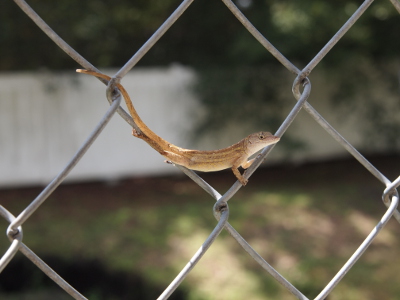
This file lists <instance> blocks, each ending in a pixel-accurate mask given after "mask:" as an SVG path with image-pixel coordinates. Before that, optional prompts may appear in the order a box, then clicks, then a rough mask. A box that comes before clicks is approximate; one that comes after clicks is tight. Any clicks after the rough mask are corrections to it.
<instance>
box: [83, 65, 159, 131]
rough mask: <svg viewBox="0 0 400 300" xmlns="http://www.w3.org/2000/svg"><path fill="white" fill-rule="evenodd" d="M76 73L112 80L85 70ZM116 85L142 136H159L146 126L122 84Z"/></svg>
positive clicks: (104, 75) (101, 74) (106, 76)
mask: <svg viewBox="0 0 400 300" xmlns="http://www.w3.org/2000/svg"><path fill="white" fill-rule="evenodd" d="M76 72H77V73H83V74H88V75H92V76H95V77H99V78H103V79H105V80H107V81H110V80H111V77H110V76H108V75H106V74H103V73H99V72H95V71H90V70H85V69H77V70H76ZM116 85H117V87H118V89H119V90H120V92H121V94H122V96H123V97H124V100H125V103H126V106H127V107H128V110H129V113H130V114H131V116H132V119H133V121H134V122H135V123H136V125H137V126H138V127H139V129H140V131H141V132H142V134H144V135H146V136H148V137H150V138H153V137H154V136H157V135H156V134H155V133H154V132H153V131H151V129H150V128H148V127H147V126H146V124H144V122H143V121H142V119H141V118H140V117H139V115H138V113H137V112H136V109H135V107H134V106H133V104H132V100H131V98H130V97H129V94H128V92H127V91H126V90H125V88H124V87H123V86H122V85H121V84H120V83H117V84H116Z"/></svg>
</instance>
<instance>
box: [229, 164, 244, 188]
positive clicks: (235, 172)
mask: <svg viewBox="0 0 400 300" xmlns="http://www.w3.org/2000/svg"><path fill="white" fill-rule="evenodd" d="M239 166H240V165H239ZM239 166H238V165H234V166H232V172H233V174H234V175H235V176H236V178H237V179H238V180H239V181H240V183H241V184H242V185H243V186H245V185H246V184H247V182H248V180H247V179H246V178H244V177H243V175H242V174H240V172H239V169H238V167H239Z"/></svg>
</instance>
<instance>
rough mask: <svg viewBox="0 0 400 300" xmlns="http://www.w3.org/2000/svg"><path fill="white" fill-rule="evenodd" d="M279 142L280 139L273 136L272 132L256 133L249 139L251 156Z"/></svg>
mask: <svg viewBox="0 0 400 300" xmlns="http://www.w3.org/2000/svg"><path fill="white" fill-rule="evenodd" d="M279 140H280V137H278V136H275V135H273V134H272V133H271V132H266V131H261V132H256V133H252V134H250V135H249V136H248V137H247V147H248V149H249V150H250V152H251V154H254V153H256V152H257V151H259V150H261V149H263V148H264V147H266V146H268V145H272V144H275V143H277V142H279Z"/></svg>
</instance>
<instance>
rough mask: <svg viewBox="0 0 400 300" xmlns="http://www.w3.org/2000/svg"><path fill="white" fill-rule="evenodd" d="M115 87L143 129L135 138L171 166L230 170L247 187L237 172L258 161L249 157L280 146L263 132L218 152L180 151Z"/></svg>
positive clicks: (87, 72) (137, 123)
mask: <svg viewBox="0 0 400 300" xmlns="http://www.w3.org/2000/svg"><path fill="white" fill-rule="evenodd" d="M76 71H77V72H78V73H85V74H89V75H92V76H96V77H99V78H103V79H106V80H108V81H110V80H111V77H110V76H107V75H105V74H102V73H98V72H94V71H89V70H83V69H78V70H76ZM116 86H117V87H118V89H119V90H120V92H121V93H122V96H123V97H124V99H125V103H126V105H127V107H128V110H129V112H130V114H131V116H132V118H133V120H134V122H135V124H136V125H137V127H138V128H139V129H140V132H139V131H137V130H136V129H133V130H132V135H133V136H135V137H137V138H140V139H142V140H144V141H145V142H147V143H148V144H149V145H150V146H151V147H152V148H153V149H155V150H156V151H157V152H158V153H160V154H161V155H162V156H164V157H165V158H166V159H167V160H168V161H167V162H169V163H174V164H177V165H181V166H184V167H186V168H188V169H191V170H195V171H203V172H213V171H220V170H224V169H228V168H231V169H232V172H233V174H234V175H235V176H236V178H237V179H238V180H239V181H240V183H241V184H242V185H246V184H247V181H248V180H247V179H245V178H244V177H243V176H242V174H240V172H239V170H238V168H239V167H240V166H241V167H242V168H244V169H247V168H248V167H250V166H251V164H252V163H253V162H254V160H255V158H253V159H251V160H249V161H248V160H247V159H248V158H249V157H250V156H252V155H253V154H255V153H256V152H258V151H259V150H261V149H263V148H264V147H266V146H268V145H271V144H275V143H277V142H278V141H279V139H280V138H279V137H277V136H274V135H272V134H271V133H270V132H263V131H262V132H257V133H253V134H250V135H249V136H247V137H245V138H244V139H242V140H241V141H239V142H237V143H236V144H233V145H232V146H229V147H227V148H223V149H219V150H209V151H201V150H190V149H184V148H180V147H178V146H175V145H173V144H171V143H169V142H167V141H166V140H164V139H163V138H161V137H159V136H158V135H157V134H155V133H154V132H153V131H151V130H150V129H149V128H148V127H147V126H146V124H145V123H144V122H143V121H142V119H141V118H140V117H139V115H138V113H137V112H136V110H135V108H134V107H133V104H132V101H131V99H130V97H129V95H128V92H127V91H126V90H125V88H124V87H123V86H122V85H121V84H120V83H117V84H116Z"/></svg>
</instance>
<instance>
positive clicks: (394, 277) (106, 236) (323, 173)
mask: <svg viewBox="0 0 400 300" xmlns="http://www.w3.org/2000/svg"><path fill="white" fill-rule="evenodd" d="M398 161H399V159H398V158H397V162H398ZM376 163H377V165H378V166H379V167H381V169H382V171H383V172H386V173H385V174H388V176H394V175H395V174H396V172H397V173H398V171H399V170H398V169H397V170H396V167H397V166H398V164H396V163H393V159H392V160H391V161H390V163H384V161H382V159H381V160H379V161H377V162H376ZM380 164H381V165H380ZM202 175H204V176H205V178H206V179H207V180H209V181H210V183H211V184H213V185H215V186H216V187H217V189H218V190H219V191H225V190H226V189H227V188H229V185H230V184H231V183H233V182H234V178H233V176H232V175H231V174H230V173H229V172H220V173H213V174H202ZM389 178H390V179H393V178H394V177H389ZM383 189H384V187H383V185H382V184H380V183H379V182H377V181H376V180H375V179H374V178H373V177H372V176H371V175H370V174H368V173H367V172H366V171H365V170H364V169H363V168H361V167H359V166H358V164H356V163H353V162H352V161H350V162H349V161H344V162H335V163H331V164H321V165H308V166H303V167H297V168H292V167H281V168H278V167H276V168H270V169H264V170H259V171H258V172H257V173H256V174H255V175H254V176H253V177H252V178H251V179H250V182H249V184H248V186H246V187H245V188H243V189H241V190H240V191H239V193H238V194H237V195H236V196H235V197H234V198H232V199H231V200H230V201H229V207H230V219H229V222H230V223H231V225H233V226H234V228H235V229H236V230H237V231H238V232H239V233H240V234H241V235H242V236H243V237H244V238H245V239H246V240H247V241H248V242H249V244H250V245H252V246H253V247H254V248H255V249H256V251H258V252H259V253H260V254H261V255H262V256H263V257H264V258H265V259H266V260H267V261H268V262H269V263H270V264H271V265H272V266H273V267H274V268H275V269H277V270H278V271H279V272H280V273H281V274H282V275H284V276H285V277H286V278H287V279H288V280H289V281H290V282H292V283H293V284H294V285H295V286H296V287H297V288H299V289H300V290H301V291H302V292H303V293H304V294H305V295H306V296H307V297H309V298H310V299H312V298H314V297H315V296H316V295H317V294H318V293H319V292H320V290H321V289H322V288H323V287H324V286H325V285H326V284H327V283H328V282H329V280H330V279H331V278H332V277H333V276H334V275H335V274H336V272H337V271H338V270H339V269H340V268H341V266H342V265H343V264H344V263H345V262H346V260H347V259H348V258H349V257H350V256H351V255H352V253H353V252H354V251H355V250H356V249H357V247H358V246H359V245H360V243H361V242H362V241H363V239H364V238H365V237H366V236H367V234H368V233H369V232H370V231H371V230H372V229H373V228H374V226H375V225H376V224H377V222H378V221H379V219H380V218H381V216H382V215H383V213H384V212H385V207H384V205H383V204H382V202H381V200H380V197H381V193H382V191H383ZM38 192H40V189H38V188H31V189H24V190H4V191H0V196H1V198H0V204H2V205H4V206H5V207H7V208H8V209H9V210H11V211H12V212H13V213H16V214H17V213H18V212H19V211H21V209H23V208H24V207H25V206H26V205H27V203H29V201H31V200H32V199H33V198H34V197H35V196H36V194H37V193H38ZM213 204H214V200H213V199H212V198H210V197H209V196H208V195H207V194H206V193H205V192H203V191H202V190H201V189H200V188H199V187H198V186H196V185H195V184H194V183H192V182H191V181H190V180H189V179H186V178H183V177H182V178H181V177H179V178H147V179H146V178H143V179H130V180H123V181H121V182H119V183H117V184H115V185H107V184H102V183H90V184H89V183H88V184H71V185H63V186H61V187H60V188H59V189H58V190H56V192H55V193H54V194H53V195H52V196H51V197H50V199H48V200H47V202H46V203H45V204H44V205H43V206H42V207H41V208H40V209H39V210H38V211H37V212H35V214H34V215H33V216H32V217H31V218H30V219H29V220H28V221H27V222H26V224H24V226H23V229H24V242H25V243H26V244H27V245H28V246H29V247H30V248H31V249H32V250H33V251H34V252H35V253H37V254H39V255H44V256H45V255H56V256H60V257H62V258H64V259H67V260H74V259H76V257H79V258H81V259H99V260H100V261H102V262H103V263H104V264H105V265H106V266H107V268H108V269H109V270H111V271H115V272H117V271H125V272H134V273H139V274H141V276H143V277H144V278H145V279H146V280H147V281H149V282H151V283H154V284H156V285H159V286H164V287H166V286H167V285H168V284H169V283H170V282H171V281H172V280H173V278H174V277H175V276H176V275H177V274H178V272H179V271H180V270H181V269H182V267H183V266H184V265H185V264H186V263H187V262H188V260H189V259H190V258H191V256H192V255H193V254H194V253H195V252H196V251H197V249H198V248H199V247H200V246H201V244H202V243H203V242H204V240H205V239H206V238H207V236H208V235H209V234H210V232H211V231H212V229H213V228H214V226H215V225H216V220H215V219H214V217H213V214H212V208H213ZM0 225H1V228H3V230H5V229H6V227H7V224H6V223H5V222H1V223H0ZM399 234H400V225H399V224H398V223H397V222H396V221H395V220H391V221H390V222H389V224H388V226H387V227H386V228H384V230H383V231H382V233H381V234H380V235H379V236H378V238H377V239H376V240H375V241H374V242H373V244H372V246H371V247H370V248H369V249H368V250H367V251H366V253H365V254H364V255H363V256H362V257H361V259H360V260H359V262H357V263H356V265H355V266H354V267H353V268H352V269H351V270H350V272H349V273H348V274H347V275H346V276H345V278H344V279H343V280H342V281H341V282H340V283H339V285H338V286H337V287H336V288H335V289H334V291H333V292H332V293H331V295H330V297H329V300H336V299H398V297H399V296H398V295H399V294H400V284H399V282H400V275H398V269H399V266H400V258H399V255H398V252H399V249H400V241H399V239H398V236H399ZM3 241H5V238H3ZM6 248H7V244H6V243H3V242H2V243H1V244H0V250H1V251H2V253H4V251H5V250H6ZM56 271H57V270H56ZM0 280H1V277H0ZM182 286H183V288H184V289H185V290H186V291H187V292H188V294H187V297H188V299H190V300H201V299H230V300H235V299H238V300H239V299H240V300H242V299H246V298H248V299H252V300H257V299H283V300H286V299H295V298H294V297H293V296H292V295H291V294H290V293H289V292H287V291H286V290H285V289H284V288H282V287H281V286H280V285H279V284H278V283H276V282H275V280H273V279H272V278H271V277H270V276H269V275H268V273H266V272H265V271H264V270H263V269H262V268H261V267H260V266H259V265H257V264H256V263H255V262H254V261H253V260H252V258H251V257H250V256H249V255H248V254H247V253H246V252H245V251H244V250H243V249H242V248H241V247H240V246H239V245H238V244H237V243H236V242H235V241H234V239H232V237H231V236H230V235H229V234H227V233H226V232H223V233H222V234H221V235H220V236H219V237H218V238H217V240H216V242H215V243H214V244H213V245H212V246H211V248H210V250H209V251H208V252H207V253H206V255H205V256H204V258H203V259H202V260H201V261H200V262H199V264H198V265H197V266H196V267H195V268H194V270H193V271H192V272H191V273H190V275H189V276H188V277H187V278H186V279H185V281H184V283H183V285H182ZM10 299H11V298H10ZM32 299H33V298H32ZM99 299H101V297H100V298H99Z"/></svg>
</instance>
